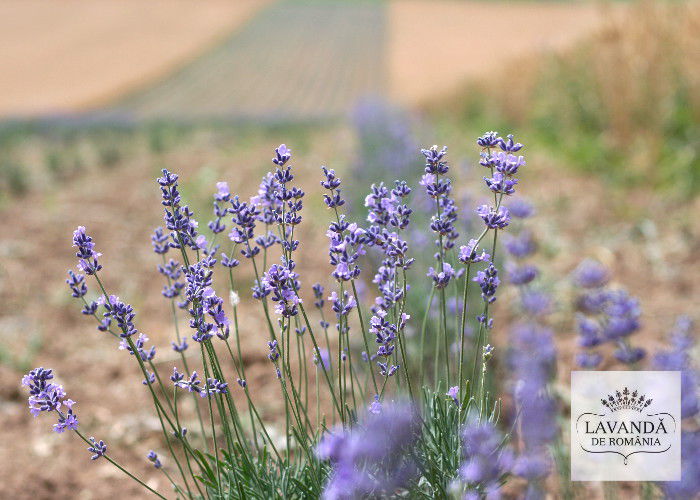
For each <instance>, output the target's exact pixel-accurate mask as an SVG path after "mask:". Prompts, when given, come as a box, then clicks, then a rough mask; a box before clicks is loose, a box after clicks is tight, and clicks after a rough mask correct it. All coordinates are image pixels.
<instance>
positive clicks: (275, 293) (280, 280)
mask: <svg viewBox="0 0 700 500" xmlns="http://www.w3.org/2000/svg"><path fill="white" fill-rule="evenodd" d="M293 266H294V263H293V262H290V263H286V262H285V261H284V259H283V263H282V264H281V265H280V264H273V265H272V266H270V269H269V270H268V271H267V272H266V273H265V274H264V275H263V278H262V290H263V293H265V295H269V294H272V297H271V298H272V301H273V302H276V303H277V306H275V312H276V313H277V314H280V315H281V316H283V317H285V318H289V317H292V316H296V315H297V314H298V313H299V308H298V306H299V304H301V299H300V298H299V296H298V295H297V292H296V290H298V289H299V287H300V284H299V281H298V279H297V278H298V277H299V275H298V274H297V273H296V272H294V267H293Z"/></svg>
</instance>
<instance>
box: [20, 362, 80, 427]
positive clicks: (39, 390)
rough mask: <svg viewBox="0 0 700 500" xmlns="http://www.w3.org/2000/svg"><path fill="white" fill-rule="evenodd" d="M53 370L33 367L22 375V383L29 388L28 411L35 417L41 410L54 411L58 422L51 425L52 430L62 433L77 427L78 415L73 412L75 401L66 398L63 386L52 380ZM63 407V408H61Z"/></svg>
mask: <svg viewBox="0 0 700 500" xmlns="http://www.w3.org/2000/svg"><path fill="white" fill-rule="evenodd" d="M52 379H53V371H52V370H47V369H45V368H35V369H33V370H31V371H30V372H29V373H28V374H27V375H25V376H24V377H22V385H23V386H26V387H28V388H29V399H28V400H27V402H28V403H29V412H30V413H31V414H32V416H34V417H36V416H37V415H39V414H40V413H42V412H46V413H51V412H54V411H55V412H56V414H57V415H58V422H57V423H56V424H55V425H54V426H53V428H54V431H55V432H57V433H59V434H60V433H62V432H64V431H65V430H66V429H67V430H76V429H77V428H78V417H77V416H76V415H75V413H74V412H73V405H74V404H75V401H73V400H71V399H67V398H66V392H65V391H64V390H63V387H62V386H60V385H57V384H54V383H52V382H49V381H50V380H52ZM63 408H65V410H64V409H63Z"/></svg>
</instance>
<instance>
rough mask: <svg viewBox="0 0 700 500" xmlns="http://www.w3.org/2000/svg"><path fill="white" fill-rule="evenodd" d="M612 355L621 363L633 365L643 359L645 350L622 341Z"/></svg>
mask: <svg viewBox="0 0 700 500" xmlns="http://www.w3.org/2000/svg"><path fill="white" fill-rule="evenodd" d="M613 356H615V359H617V360H618V361H620V362H621V363H625V364H626V365H633V364H635V363H638V362H639V361H641V360H642V359H644V356H646V351H645V350H644V349H642V348H641V347H632V346H629V345H627V344H626V343H624V342H623V343H620V346H619V347H618V348H617V349H616V350H615V352H614V353H613Z"/></svg>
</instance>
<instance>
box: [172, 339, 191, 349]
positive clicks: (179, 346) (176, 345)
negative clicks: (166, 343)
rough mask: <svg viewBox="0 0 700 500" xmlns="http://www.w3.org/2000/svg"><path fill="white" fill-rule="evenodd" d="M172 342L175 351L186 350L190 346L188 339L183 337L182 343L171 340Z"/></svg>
mask: <svg viewBox="0 0 700 500" xmlns="http://www.w3.org/2000/svg"><path fill="white" fill-rule="evenodd" d="M170 344H171V345H172V346H173V351H175V352H185V351H186V350H187V347H188V346H187V339H182V341H181V342H180V343H176V342H171V343H170Z"/></svg>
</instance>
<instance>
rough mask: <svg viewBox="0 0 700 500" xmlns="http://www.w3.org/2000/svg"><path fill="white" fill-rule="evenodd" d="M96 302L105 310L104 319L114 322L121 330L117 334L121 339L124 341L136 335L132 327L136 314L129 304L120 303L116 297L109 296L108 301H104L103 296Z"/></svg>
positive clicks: (135, 330) (133, 326)
mask: <svg viewBox="0 0 700 500" xmlns="http://www.w3.org/2000/svg"><path fill="white" fill-rule="evenodd" d="M97 302H98V304H100V305H102V306H104V308H105V312H104V317H105V319H108V320H110V322H111V320H114V322H115V323H116V324H117V326H118V327H119V329H120V330H121V333H120V334H119V336H120V337H121V338H123V339H125V338H127V337H131V336H132V335H135V334H137V333H138V330H137V329H136V326H135V325H134V318H135V317H136V313H135V312H134V308H133V307H131V305H130V304H127V303H126V302H122V301H121V300H119V297H117V296H116V295H110V296H109V299H108V300H107V299H105V297H104V296H100V298H99V299H97ZM108 324H109V323H108Z"/></svg>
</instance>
